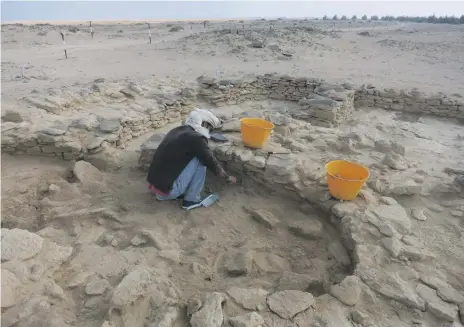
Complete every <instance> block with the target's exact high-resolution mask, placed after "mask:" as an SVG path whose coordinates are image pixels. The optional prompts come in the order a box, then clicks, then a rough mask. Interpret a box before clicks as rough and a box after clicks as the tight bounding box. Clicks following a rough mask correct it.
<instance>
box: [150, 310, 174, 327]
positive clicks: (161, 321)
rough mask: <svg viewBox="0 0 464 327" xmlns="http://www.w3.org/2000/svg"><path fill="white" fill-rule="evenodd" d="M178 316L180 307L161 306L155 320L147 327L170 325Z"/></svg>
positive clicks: (169, 326)
mask: <svg viewBox="0 0 464 327" xmlns="http://www.w3.org/2000/svg"><path fill="white" fill-rule="evenodd" d="M179 316H180V309H179V308H177V307H174V306H169V307H167V308H163V309H162V310H161V312H158V313H157V314H156V317H155V320H154V321H153V322H152V323H151V324H150V325H148V327H172V326H174V323H175V322H176V320H177V319H178V318H179Z"/></svg>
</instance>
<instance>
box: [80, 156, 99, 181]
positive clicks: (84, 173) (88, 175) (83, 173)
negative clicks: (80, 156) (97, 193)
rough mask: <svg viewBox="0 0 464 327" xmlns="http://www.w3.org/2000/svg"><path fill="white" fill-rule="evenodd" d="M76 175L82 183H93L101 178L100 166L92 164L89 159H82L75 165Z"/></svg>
mask: <svg viewBox="0 0 464 327" xmlns="http://www.w3.org/2000/svg"><path fill="white" fill-rule="evenodd" d="M73 173H74V176H76V178H77V179H78V180H79V182H81V183H82V184H84V185H85V184H88V185H90V184H92V183H94V182H98V181H99V180H101V173H100V171H99V170H98V168H96V167H94V166H92V165H91V164H90V163H88V162H87V161H83V160H80V161H78V162H76V164H75V165H74V167H73Z"/></svg>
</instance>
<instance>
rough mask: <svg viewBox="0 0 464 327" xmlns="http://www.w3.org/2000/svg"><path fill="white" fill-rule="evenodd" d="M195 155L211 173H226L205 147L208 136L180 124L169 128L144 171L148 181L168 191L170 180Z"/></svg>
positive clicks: (222, 174)
mask: <svg viewBox="0 0 464 327" xmlns="http://www.w3.org/2000/svg"><path fill="white" fill-rule="evenodd" d="M195 157H196V158H198V160H200V162H201V163H202V164H203V165H205V166H206V167H207V168H208V169H209V170H211V171H212V172H213V173H214V174H215V175H219V176H226V174H225V172H224V169H223V168H222V167H221V165H220V164H219V162H218V161H217V159H216V158H215V157H214V155H213V153H212V152H211V150H210V148H209V147H208V139H207V138H206V137H204V136H203V135H201V134H200V133H198V132H196V131H195V130H194V129H193V128H192V127H190V126H188V125H184V126H180V127H176V128H174V129H172V130H171V131H170V132H169V133H168V134H167V135H166V136H165V137H164V139H163V141H162V142H161V144H160V145H159V146H158V149H157V150H156V152H155V155H154V156H153V160H152V162H151V164H150V170H149V171H148V177H147V181H148V183H150V184H151V185H153V186H154V187H156V188H157V189H158V190H160V191H161V192H164V193H169V192H170V191H171V189H172V185H173V184H174V181H175V180H176V179H177V177H178V176H179V175H180V173H181V172H182V171H183V170H184V168H185V167H186V166H187V165H188V163H189V162H190V161H191V160H192V159H193V158H195Z"/></svg>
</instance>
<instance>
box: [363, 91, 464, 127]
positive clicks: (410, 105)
mask: <svg viewBox="0 0 464 327" xmlns="http://www.w3.org/2000/svg"><path fill="white" fill-rule="evenodd" d="M355 106H356V107H358V108H359V107H376V108H382V109H386V110H399V111H405V112H416V113H422V114H429V115H434V116H440V117H452V118H459V119H463V118H464V101H463V100H462V99H461V98H452V97H449V96H447V95H445V94H442V93H439V94H434V95H427V94H424V93H422V92H420V91H419V90H417V89H412V90H397V89H392V88H389V89H384V90H381V89H377V88H375V87H374V86H372V85H367V86H366V85H364V86H362V87H361V88H360V89H359V90H357V91H356V94H355Z"/></svg>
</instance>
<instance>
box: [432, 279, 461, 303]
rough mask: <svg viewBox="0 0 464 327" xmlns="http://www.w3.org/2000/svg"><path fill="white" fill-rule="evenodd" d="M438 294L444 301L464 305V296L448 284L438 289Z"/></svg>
mask: <svg viewBox="0 0 464 327" xmlns="http://www.w3.org/2000/svg"><path fill="white" fill-rule="evenodd" d="M437 294H438V296H439V297H440V298H442V299H443V301H446V302H450V303H455V304H461V303H464V296H463V295H462V294H461V293H459V292H458V291H456V290H455V289H454V288H453V287H451V286H450V285H448V284H445V285H443V286H442V287H439V288H437Z"/></svg>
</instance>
